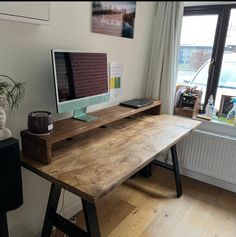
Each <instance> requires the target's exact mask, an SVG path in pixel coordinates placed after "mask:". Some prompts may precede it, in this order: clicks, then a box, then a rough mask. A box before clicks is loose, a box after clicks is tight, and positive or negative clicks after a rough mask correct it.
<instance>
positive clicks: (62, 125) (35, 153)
mask: <svg viewBox="0 0 236 237" xmlns="http://www.w3.org/2000/svg"><path fill="white" fill-rule="evenodd" d="M160 110H161V101H160V100H153V103H152V104H150V105H147V106H144V107H141V108H137V109H135V108H129V107H124V106H119V105H116V106H112V107H109V108H105V109H101V110H97V111H95V112H92V113H89V114H91V115H94V116H96V117H97V119H96V120H94V121H90V122H84V121H80V120H76V119H73V118H68V119H64V120H60V121H56V122H54V128H53V132H52V134H50V135H47V136H43V135H41V136H40V135H33V134H30V133H29V132H28V130H23V131H21V142H22V153H23V154H25V155H26V156H30V157H31V158H32V159H35V160H38V161H41V162H43V163H44V164H50V163H51V160H52V155H53V154H52V145H53V144H55V143H57V142H60V141H63V140H65V139H67V138H71V137H74V136H78V135H80V134H82V133H84V132H88V131H90V130H93V129H95V128H98V127H100V126H103V125H107V124H109V123H112V122H115V121H118V120H120V119H123V118H126V117H129V116H132V115H137V114H140V113H141V112H145V113H149V114H155V115H157V114H160Z"/></svg>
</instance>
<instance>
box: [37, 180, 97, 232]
mask: <svg viewBox="0 0 236 237" xmlns="http://www.w3.org/2000/svg"><path fill="white" fill-rule="evenodd" d="M60 194H61V186H60V185H59V184H55V183H52V186H51V190H50V194H49V199H48V205H47V210H46V214H45V219H44V224H43V230H42V235H41V236H42V237H50V236H51V234H52V229H53V226H55V227H57V228H58V229H60V230H61V231H62V232H64V233H65V234H67V235H68V236H70V237H78V236H80V237H101V234H100V229H99V223H98V218H97V212H96V207H95V204H93V203H89V202H87V201H85V200H83V199H82V204H83V210H84V216H85V221H86V226H87V232H86V231H84V230H83V229H81V228H80V227H78V226H76V225H75V224H73V223H71V222H70V221H69V220H67V219H65V218H64V217H63V216H61V215H59V214H57V207H58V202H59V199H60Z"/></svg>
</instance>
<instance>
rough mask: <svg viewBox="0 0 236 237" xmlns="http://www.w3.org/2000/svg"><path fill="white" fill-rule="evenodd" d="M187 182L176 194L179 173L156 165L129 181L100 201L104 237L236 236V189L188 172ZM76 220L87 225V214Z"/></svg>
mask: <svg viewBox="0 0 236 237" xmlns="http://www.w3.org/2000/svg"><path fill="white" fill-rule="evenodd" d="M182 185H183V195H182V197H181V198H176V193H175V183H174V175H173V174H172V172H171V171H167V170H164V169H162V168H157V167H153V176H152V177H151V178H143V177H140V176H136V177H135V178H132V179H129V180H128V181H127V182H126V183H125V184H123V185H121V186H120V187H119V188H118V189H116V190H115V191H114V192H113V193H112V194H110V195H109V196H107V197H106V198H104V199H103V200H102V202H101V203H98V205H97V209H98V218H99V223H100V226H101V232H102V237H174V236H175V237H235V236H236V194H235V193H232V192H229V191H226V190H223V189H220V188H217V187H214V186H211V185H208V184H206V183H202V182H199V181H196V180H193V179H191V178H188V177H184V176H182ZM76 219H77V222H78V223H79V224H78V225H79V226H81V227H82V228H84V229H85V224H84V218H83V212H80V213H78V214H77V215H76ZM53 236H54V237H63V236H64V234H62V233H61V232H59V231H57V232H56V233H54V235H53Z"/></svg>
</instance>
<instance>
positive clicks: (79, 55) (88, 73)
mask: <svg viewBox="0 0 236 237" xmlns="http://www.w3.org/2000/svg"><path fill="white" fill-rule="evenodd" d="M52 61H53V72H54V82H55V84H54V85H55V94H56V102H57V112H58V113H63V112H69V111H71V110H74V111H75V113H74V117H76V116H77V117H78V116H79V114H80V115H83V116H84V115H86V108H87V106H89V105H94V104H98V103H102V102H105V101H108V100H109V86H108V69H107V68H108V67H107V54H106V53H91V52H78V51H62V50H52ZM81 109H82V110H81ZM84 110H85V111H84ZM81 111H82V114H81Z"/></svg>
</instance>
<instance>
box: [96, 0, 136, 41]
mask: <svg viewBox="0 0 236 237" xmlns="http://www.w3.org/2000/svg"><path fill="white" fill-rule="evenodd" d="M135 12H136V2H109V1H107V2H92V32H94V33H100V34H106V35H113V36H118V37H125V38H134V21H135Z"/></svg>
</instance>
